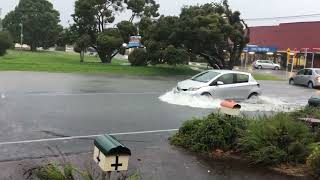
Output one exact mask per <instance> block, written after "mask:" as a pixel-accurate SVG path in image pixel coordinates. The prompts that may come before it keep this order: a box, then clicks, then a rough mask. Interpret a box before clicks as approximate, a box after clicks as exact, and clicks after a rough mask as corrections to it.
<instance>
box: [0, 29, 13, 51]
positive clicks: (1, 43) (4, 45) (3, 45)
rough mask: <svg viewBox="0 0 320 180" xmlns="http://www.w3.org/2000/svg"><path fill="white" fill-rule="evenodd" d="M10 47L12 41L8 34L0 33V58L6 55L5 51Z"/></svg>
mask: <svg viewBox="0 0 320 180" xmlns="http://www.w3.org/2000/svg"><path fill="white" fill-rule="evenodd" d="M11 46H12V40H11V37H10V34H9V33H8V32H5V31H1V32H0V56H3V55H5V54H6V52H7V49H9V48H10V47H11Z"/></svg>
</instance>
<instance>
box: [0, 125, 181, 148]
mask: <svg viewBox="0 0 320 180" xmlns="http://www.w3.org/2000/svg"><path fill="white" fill-rule="evenodd" d="M174 131H178V129H165V130H153V131H136V132H124V133H111V134H110V135H111V136H120V135H136V134H152V133H162V132H174ZM101 135H103V134H97V135H87V136H70V137H62V138H48V139H34V140H24V141H11V142H0V146H3V145H15V144H31V143H40V142H50V141H66V140H74V139H87V138H95V137H98V136H101Z"/></svg>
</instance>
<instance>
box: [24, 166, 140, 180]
mask: <svg viewBox="0 0 320 180" xmlns="http://www.w3.org/2000/svg"><path fill="white" fill-rule="evenodd" d="M30 171H31V173H30V176H29V177H27V179H39V180H75V179H84V180H107V179H108V178H107V176H106V173H98V172H96V171H95V170H94V169H92V170H87V171H80V170H78V169H76V168H74V167H73V166H72V165H71V164H69V163H67V164H64V165H60V166H58V165H55V164H48V165H45V166H40V167H37V168H33V169H31V170H30ZM117 179H118V180H140V179H141V177H140V176H139V174H133V175H131V176H128V175H122V176H119V177H117Z"/></svg>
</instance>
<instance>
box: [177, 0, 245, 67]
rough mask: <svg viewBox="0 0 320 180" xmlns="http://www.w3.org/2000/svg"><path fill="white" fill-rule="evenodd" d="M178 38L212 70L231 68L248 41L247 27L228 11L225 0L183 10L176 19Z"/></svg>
mask: <svg viewBox="0 0 320 180" xmlns="http://www.w3.org/2000/svg"><path fill="white" fill-rule="evenodd" d="M179 24H180V25H179V26H180V27H179V32H178V34H179V39H180V40H181V43H182V44H183V45H184V47H186V48H188V49H189V50H190V51H191V52H192V53H195V54H198V55H201V56H203V57H205V58H206V59H207V60H208V63H209V64H210V65H211V66H212V67H217V68H222V69H232V68H233V66H234V65H235V63H236V62H237V61H239V59H240V55H241V53H242V51H243V49H244V47H245V46H246V44H247V43H248V42H249V28H248V27H247V25H246V24H245V23H244V21H243V20H242V19H241V18H240V12H238V11H235V12H232V11H231V10H230V8H229V5H228V1H227V0H224V1H223V3H222V4H218V3H211V4H205V5H201V6H189V7H184V8H183V9H182V12H181V14H180V19H179Z"/></svg>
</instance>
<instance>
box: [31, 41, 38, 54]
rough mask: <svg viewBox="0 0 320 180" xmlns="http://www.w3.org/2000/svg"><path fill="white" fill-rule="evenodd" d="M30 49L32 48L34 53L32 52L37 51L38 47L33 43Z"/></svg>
mask: <svg viewBox="0 0 320 180" xmlns="http://www.w3.org/2000/svg"><path fill="white" fill-rule="evenodd" d="M30 48H31V51H32V52H35V51H37V45H36V44H34V43H32V44H31V45H30Z"/></svg>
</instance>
